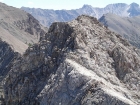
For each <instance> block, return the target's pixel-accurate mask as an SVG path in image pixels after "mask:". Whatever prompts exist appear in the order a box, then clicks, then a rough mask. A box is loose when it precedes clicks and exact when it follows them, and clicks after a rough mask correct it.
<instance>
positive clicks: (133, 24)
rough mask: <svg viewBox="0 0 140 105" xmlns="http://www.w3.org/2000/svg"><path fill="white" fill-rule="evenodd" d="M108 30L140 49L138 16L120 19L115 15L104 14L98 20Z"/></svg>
mask: <svg viewBox="0 0 140 105" xmlns="http://www.w3.org/2000/svg"><path fill="white" fill-rule="evenodd" d="M99 21H100V22H102V23H103V24H104V25H105V26H107V27H108V28H109V29H110V30H112V31H114V32H116V33H118V34H120V35H121V36H123V37H124V38H125V39H127V40H128V41H129V42H130V43H131V44H132V45H134V46H136V47H138V48H140V16H135V17H120V16H118V15H115V14H110V13H108V14H105V15H104V16H102V17H101V18H100V19H99Z"/></svg>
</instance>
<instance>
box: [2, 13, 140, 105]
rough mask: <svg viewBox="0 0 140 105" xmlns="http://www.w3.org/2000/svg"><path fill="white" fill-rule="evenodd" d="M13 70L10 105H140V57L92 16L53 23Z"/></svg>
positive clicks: (7, 84)
mask: <svg viewBox="0 0 140 105" xmlns="http://www.w3.org/2000/svg"><path fill="white" fill-rule="evenodd" d="M13 64H14V65H13V66H12V68H11V70H10V71H9V73H8V75H7V77H6V78H5V82H4V90H5V100H6V103H7V105H139V104H140V72H139V71H140V51H139V50H138V49H137V48H135V47H133V46H131V45H130V44H129V43H128V42H127V41H126V40H124V39H123V38H122V37H121V36H120V35H118V34H116V33H114V32H111V31H110V30H109V29H107V28H106V27H104V26H103V25H101V24H100V23H99V22H98V21H97V19H96V18H93V17H90V16H85V15H82V16H79V17H78V18H77V19H75V20H73V21H71V22H65V23H63V22H58V23H53V24H52V25H51V26H50V28H49V30H48V33H47V34H46V35H45V37H43V38H42V40H41V41H40V43H39V44H36V45H34V46H32V47H30V48H29V49H28V50H27V51H26V52H25V54H24V55H23V57H22V58H21V59H19V60H16V61H14V62H13Z"/></svg>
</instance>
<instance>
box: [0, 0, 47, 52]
mask: <svg viewBox="0 0 140 105" xmlns="http://www.w3.org/2000/svg"><path fill="white" fill-rule="evenodd" d="M45 31H47V30H46V28H44V27H43V26H42V25H40V24H39V22H38V21H37V20H36V19H35V18H33V17H32V16H31V15H30V14H28V13H26V12H24V11H22V10H20V9H18V8H14V7H11V6H7V5H5V4H3V3H0V32H1V34H0V37H1V39H2V40H4V41H6V42H7V43H9V44H10V45H12V46H13V48H14V50H15V51H17V52H19V53H23V52H24V51H25V50H26V49H27V48H28V44H29V43H31V44H33V43H37V42H38V41H39V39H40V36H41V35H43V34H45V33H46V32H45Z"/></svg>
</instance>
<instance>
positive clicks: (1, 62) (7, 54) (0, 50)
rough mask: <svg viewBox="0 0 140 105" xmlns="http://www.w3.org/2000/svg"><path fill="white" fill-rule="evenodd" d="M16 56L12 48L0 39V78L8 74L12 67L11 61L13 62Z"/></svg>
mask: <svg viewBox="0 0 140 105" xmlns="http://www.w3.org/2000/svg"><path fill="white" fill-rule="evenodd" d="M18 55H19V54H18V53H16V52H14V51H13V49H12V46H10V45H8V44H7V43H6V42H3V41H2V40H1V39H0V76H4V75H5V74H7V73H8V70H10V69H11V67H12V61H14V59H16V57H17V56H18Z"/></svg>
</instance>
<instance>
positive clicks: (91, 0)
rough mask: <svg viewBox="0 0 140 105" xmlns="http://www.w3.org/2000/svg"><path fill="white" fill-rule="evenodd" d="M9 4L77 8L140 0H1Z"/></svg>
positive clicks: (45, 7) (137, 1) (49, 7)
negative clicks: (86, 5)
mask: <svg viewBox="0 0 140 105" xmlns="http://www.w3.org/2000/svg"><path fill="white" fill-rule="evenodd" d="M0 2H3V3H6V4H7V5H10V6H13V7H17V8H20V7H22V6H24V7H31V8H32V7H34V8H43V9H55V10H56V9H59V10H60V9H76V8H81V7H82V6H83V5H84V4H89V5H91V6H93V7H105V6H106V5H107V4H112V3H127V4H130V3H132V2H135V3H138V4H140V0H0Z"/></svg>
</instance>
